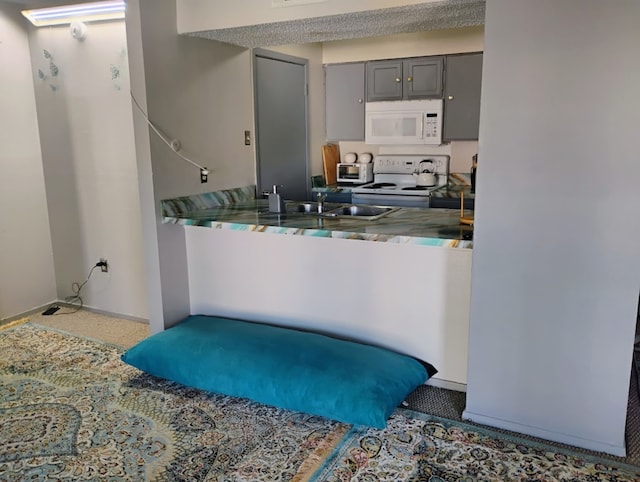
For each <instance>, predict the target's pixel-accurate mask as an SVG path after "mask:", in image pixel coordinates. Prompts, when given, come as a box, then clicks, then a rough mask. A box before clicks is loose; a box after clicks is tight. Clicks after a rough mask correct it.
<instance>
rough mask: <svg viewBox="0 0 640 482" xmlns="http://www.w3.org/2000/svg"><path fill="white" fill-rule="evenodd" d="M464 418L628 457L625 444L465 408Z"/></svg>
mask: <svg viewBox="0 0 640 482" xmlns="http://www.w3.org/2000/svg"><path fill="white" fill-rule="evenodd" d="M462 420H466V421H471V422H474V423H479V424H481V425H488V426H490V427H497V428H501V429H503V430H510V431H511V432H516V433H522V434H526V435H531V436H533V437H538V438H541V439H545V440H551V441H553V442H558V443H562V444H566V445H572V446H574V447H581V448H584V449H587V450H592V451H594V452H604V453H607V454H611V455H616V456H618V457H626V456H627V449H626V447H625V446H624V445H622V446H620V445H611V444H608V443H604V442H599V441H597V440H591V439H585V438H582V437H575V436H573V435H567V434H565V433H560V432H553V431H551V430H546V429H543V428H539V427H533V426H531V425H524V424H521V423H517V422H511V421H509V420H502V419H500V418H495V417H489V416H487V415H480V414H479V413H474V412H472V411H470V410H464V411H463V412H462Z"/></svg>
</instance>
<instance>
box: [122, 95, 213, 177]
mask: <svg viewBox="0 0 640 482" xmlns="http://www.w3.org/2000/svg"><path fill="white" fill-rule="evenodd" d="M129 94H130V95H131V100H133V103H134V105H135V106H136V108H137V109H138V110H139V111H140V113H141V114H142V117H144V120H146V121H147V124H149V127H151V129H152V130H153V132H155V134H156V135H157V136H158V137H159V138H160V139H161V140H162V142H164V143H165V144H166V145H167V147H169V149H171V150H172V151H173V152H175V153H176V155H177V156H178V157H180V158H181V159H182V160H184V161H186V162H188V163H189V164H191V165H192V166H195V167H197V168H198V169H200V182H207V176H208V175H209V172H210V171H209V169H208V168H206V167H204V166H201V165H200V164H198V163H197V162H195V161H192V160H191V159H189V158H188V157H186V156H184V155H182V154H181V153H180V152H179V151H180V148H181V145H180V141H179V140H178V139H172V140H169V139H168V138H167V137H166V136H165V135H164V134H163V133H162V132H160V129H158V128H157V127H156V126H155V125H154V124H153V122H151V120H149V116H147V113H146V112H145V111H144V110H142V107H140V104H138V101H137V100H136V98H135V96H134V95H133V92H131V91H129Z"/></svg>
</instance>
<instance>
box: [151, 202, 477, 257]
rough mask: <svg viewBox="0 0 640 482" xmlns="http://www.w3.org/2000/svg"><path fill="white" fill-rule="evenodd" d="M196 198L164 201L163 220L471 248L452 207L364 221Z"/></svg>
mask: <svg viewBox="0 0 640 482" xmlns="http://www.w3.org/2000/svg"><path fill="white" fill-rule="evenodd" d="M221 192H222V191H221ZM225 192H227V191H225ZM218 194H219V193H211V195H218ZM185 199H187V201H185ZM196 201H197V202H193V201H192V200H191V199H188V198H177V199H173V200H166V201H163V219H162V221H163V222H164V223H174V224H182V225H187V226H206V227H210V228H214V229H230V230H242V231H256V232H266V233H274V234H288V235H297V236H314V237H327V238H342V239H354V240H365V241H379V242H389V243H401V244H418V245H427V246H442V247H449V248H467V249H469V248H472V247H473V241H471V240H469V239H468V238H469V237H470V235H472V233H473V228H472V227H470V226H465V225H461V224H460V223H459V220H458V219H459V215H460V211H459V210H456V209H424V208H399V209H398V210H396V211H394V212H391V213H390V214H387V215H386V216H384V217H381V218H379V219H376V220H364V219H353V218H332V217H324V216H318V215H316V214H303V213H286V214H275V213H270V212H269V209H268V201H267V200H266V199H245V200H242V201H240V202H233V203H230V204H222V205H218V206H206V207H205V206H203V205H202V199H199V200H196ZM292 204H298V202H293V201H289V202H287V205H288V206H290V207H291V205H292ZM196 205H197V207H196Z"/></svg>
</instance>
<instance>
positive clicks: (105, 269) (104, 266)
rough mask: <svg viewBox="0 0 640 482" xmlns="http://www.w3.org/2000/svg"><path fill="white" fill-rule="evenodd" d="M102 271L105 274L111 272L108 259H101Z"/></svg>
mask: <svg viewBox="0 0 640 482" xmlns="http://www.w3.org/2000/svg"><path fill="white" fill-rule="evenodd" d="M100 270H101V271H102V272H103V273H108V272H109V263H107V258H100Z"/></svg>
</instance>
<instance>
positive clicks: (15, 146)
mask: <svg viewBox="0 0 640 482" xmlns="http://www.w3.org/2000/svg"><path fill="white" fill-rule="evenodd" d="M0 59H1V60H2V64H3V65H4V66H5V68H3V69H2V72H1V73H0V106H1V110H2V113H1V114H0V145H1V146H2V149H1V150H0V206H2V214H1V215H0V320H4V319H6V318H13V317H15V316H18V315H20V314H23V313H24V312H27V311H29V310H32V309H34V308H38V307H40V306H42V305H44V304H46V303H49V302H51V301H54V300H55V299H56V284H55V277H54V267H53V250H52V247H51V236H50V234H49V216H48V213H47V204H46V197H45V191H44V174H43V171H42V155H41V152H40V138H39V136H38V119H37V115H36V101H35V96H34V93H33V80H32V79H33V77H32V71H31V60H30V57H29V39H28V30H27V26H26V21H25V19H24V17H23V16H22V15H20V11H19V9H18V8H17V7H15V6H13V5H10V4H9V5H6V4H0Z"/></svg>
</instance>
